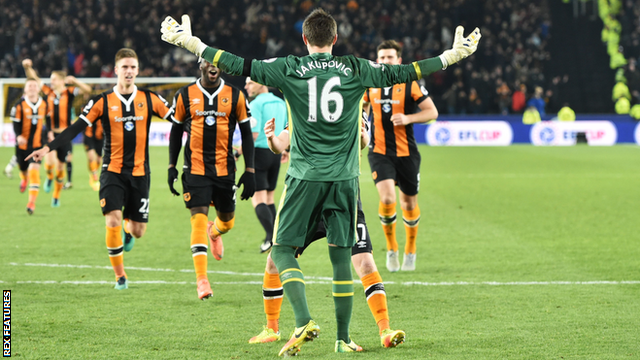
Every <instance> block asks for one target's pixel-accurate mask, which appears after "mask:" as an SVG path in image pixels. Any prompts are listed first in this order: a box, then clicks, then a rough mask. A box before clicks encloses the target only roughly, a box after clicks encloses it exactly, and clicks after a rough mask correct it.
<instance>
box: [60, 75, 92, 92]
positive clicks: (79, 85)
mask: <svg viewBox="0 0 640 360" xmlns="http://www.w3.org/2000/svg"><path fill="white" fill-rule="evenodd" d="M64 83H65V84H69V85H73V86H75V87H77V88H78V89H80V94H83V95H84V94H91V86H89V85H88V84H87V83H84V82H82V81H80V80H78V79H77V78H76V77H75V76H71V75H69V76H67V77H66V78H64Z"/></svg>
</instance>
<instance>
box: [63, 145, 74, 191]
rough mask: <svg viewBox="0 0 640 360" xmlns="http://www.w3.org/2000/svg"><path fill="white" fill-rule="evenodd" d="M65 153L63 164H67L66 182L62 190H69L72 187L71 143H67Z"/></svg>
mask: <svg viewBox="0 0 640 360" xmlns="http://www.w3.org/2000/svg"><path fill="white" fill-rule="evenodd" d="M68 150H69V151H68V152H67V157H66V158H65V163H66V164H67V182H66V183H65V184H64V189H65V190H66V189H71V187H72V186H73V180H72V175H73V143H69V148H68Z"/></svg>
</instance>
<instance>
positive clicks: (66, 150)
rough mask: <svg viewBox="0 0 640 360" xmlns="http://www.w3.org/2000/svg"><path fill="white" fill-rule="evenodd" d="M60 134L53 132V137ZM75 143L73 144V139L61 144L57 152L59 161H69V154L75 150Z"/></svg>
mask: <svg viewBox="0 0 640 360" xmlns="http://www.w3.org/2000/svg"><path fill="white" fill-rule="evenodd" d="M58 136H60V134H56V133H53V138H54V139H55V138H57V137H58ZM72 149H73V145H72V144H71V141H69V142H67V143H64V144H62V145H60V146H59V147H58V148H57V149H56V150H55V152H56V154H57V156H56V157H57V158H58V161H60V162H65V161H67V155H69V154H71V153H72V152H73V150H72Z"/></svg>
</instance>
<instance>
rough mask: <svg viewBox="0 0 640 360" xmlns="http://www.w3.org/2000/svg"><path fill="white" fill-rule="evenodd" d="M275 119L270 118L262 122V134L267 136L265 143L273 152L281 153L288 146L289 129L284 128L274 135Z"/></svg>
mask: <svg viewBox="0 0 640 360" xmlns="http://www.w3.org/2000/svg"><path fill="white" fill-rule="evenodd" d="M275 132H276V119H275V118H272V119H271V120H269V121H267V123H266V124H264V135H265V136H266V137H267V145H269V149H271V151H273V152H274V153H275V154H281V153H282V152H283V151H285V150H286V149H288V148H289V144H290V142H291V140H290V139H289V129H288V128H286V129H284V130H282V132H281V133H280V134H279V135H278V136H276V134H275Z"/></svg>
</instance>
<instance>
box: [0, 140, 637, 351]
mask: <svg viewBox="0 0 640 360" xmlns="http://www.w3.org/2000/svg"><path fill="white" fill-rule="evenodd" d="M420 151H421V154H422V169H421V184H420V185H421V186H420V195H419V203H420V209H421V212H422V216H421V221H420V229H419V232H418V256H417V263H416V264H417V269H416V271H415V272H398V273H389V272H388V271H387V270H386V267H385V253H386V247H385V241H384V236H383V234H382V229H381V226H380V222H379V220H378V216H377V211H378V195H377V191H376V189H375V186H374V184H373V181H372V180H371V176H370V171H369V166H368V164H367V161H366V155H365V156H363V157H362V161H363V163H362V173H363V175H362V178H361V180H360V185H361V192H362V202H363V206H364V211H365V214H366V217H367V220H368V222H369V223H368V225H369V231H370V234H371V237H372V240H373V245H374V257H375V259H376V263H377V264H378V268H379V270H380V274H381V275H382V278H383V280H384V281H385V287H386V291H387V299H388V305H389V312H390V317H391V326H392V328H395V329H403V330H405V331H406V333H407V339H406V342H405V343H404V344H402V345H400V346H398V347H397V348H394V349H384V348H382V347H381V346H380V340H379V336H378V331H377V326H376V325H375V323H374V320H373V316H372V315H371V313H370V312H369V308H368V307H367V304H366V301H365V298H364V292H363V288H362V285H361V284H360V283H357V284H356V286H355V291H356V295H355V297H354V310H353V317H352V321H351V337H352V339H353V340H354V341H355V342H356V343H358V344H359V345H361V346H362V347H363V348H364V349H365V352H364V353H357V354H335V353H333V350H334V343H335V332H336V326H335V317H334V311H333V299H332V296H331V281H330V280H331V279H330V277H331V274H332V270H331V266H330V262H329V258H328V253H327V249H326V245H325V244H326V242H324V241H319V242H317V243H315V244H314V245H313V246H311V248H310V249H308V250H307V251H306V252H305V254H304V255H303V256H302V257H301V258H300V259H299V261H300V265H301V268H302V270H303V271H304V274H305V277H306V280H307V297H308V300H309V307H310V311H311V315H312V316H313V317H314V319H315V320H316V322H317V323H318V324H319V325H320V329H321V331H320V337H319V338H318V339H316V340H315V341H313V342H311V343H308V344H306V345H304V346H302V350H301V352H300V357H301V358H304V359H327V358H330V359H334V358H336V359H337V358H347V357H348V358H357V359H425V358H429V359H506V358H513V359H638V358H640V226H639V225H638V224H640V220H639V219H640V206H639V204H640V161H639V159H640V147H638V146H613V147H588V146H574V147H532V146H510V147H487V148H480V147H475V148H470V147H469V148H453V147H447V148H443V147H427V146H422V147H421V148H420ZM12 154H13V148H0V165H1V167H2V168H3V167H4V165H5V164H6V162H7V161H8V160H9V158H10V157H11V155H12ZM74 156H75V159H74V173H73V180H74V181H73V188H72V189H71V190H64V191H63V193H62V196H61V204H62V206H61V207H60V208H51V206H50V203H51V194H47V193H45V192H44V191H42V190H41V191H40V195H39V197H38V202H37V208H36V211H35V214H34V215H32V216H29V215H28V214H27V212H26V211H25V207H26V203H27V194H26V193H24V194H20V193H19V191H18V183H19V180H18V179H17V169H15V170H14V178H13V179H8V178H6V177H4V176H0V194H1V199H2V201H0V225H1V226H0V253H1V261H0V285H1V286H2V288H3V289H9V290H11V300H12V302H11V304H12V307H11V340H12V343H11V344H12V356H14V357H17V358H24V359H271V358H275V357H276V356H277V353H278V351H279V349H280V348H281V347H282V346H283V345H284V343H285V341H286V340H285V339H288V337H289V335H290V332H291V330H293V326H294V321H293V312H292V310H291V307H290V306H289V304H288V302H287V300H285V301H284V302H283V309H282V314H281V319H280V327H281V333H282V335H283V339H282V340H281V341H280V342H276V343H270V344H263V345H250V344H248V343H247V341H248V339H249V338H250V337H252V336H254V335H257V334H258V333H259V332H260V331H261V330H262V326H263V325H264V324H266V320H265V316H264V313H263V302H262V292H261V283H262V274H263V273H264V265H265V258H266V255H265V254H260V252H259V245H260V242H261V240H262V239H263V237H264V232H263V230H262V227H261V226H260V223H259V222H258V219H257V218H256V216H255V212H254V210H253V207H252V206H251V203H250V202H249V201H240V200H238V203H237V208H236V221H235V227H234V229H233V230H232V231H231V232H230V233H229V234H227V235H225V236H224V237H223V239H224V244H225V255H224V258H223V259H222V261H219V262H218V261H216V260H215V259H213V257H212V256H209V268H208V270H209V280H210V281H211V283H212V288H213V291H214V295H213V297H212V298H210V299H209V300H207V301H200V300H198V298H197V295H196V286H195V274H194V272H193V263H192V258H191V251H190V247H189V235H190V222H189V212H188V211H187V210H186V209H185V208H184V203H183V201H182V199H181V198H180V197H173V196H171V194H170V192H169V190H168V186H167V183H166V168H167V163H168V150H167V148H163V147H154V148H151V150H150V156H151V168H152V181H151V195H150V220H149V225H148V228H147V233H146V235H145V236H144V237H143V238H141V239H139V240H138V241H136V244H135V247H134V248H133V250H132V251H131V252H128V253H125V256H124V262H125V268H126V269H127V275H128V276H129V280H130V284H129V289H128V290H125V291H116V290H114V289H113V285H114V282H115V281H114V275H113V270H112V269H111V266H110V264H109V260H108V255H107V250H106V245H105V223H104V218H103V216H102V214H101V212H100V207H99V199H98V194H97V193H96V192H94V191H92V190H91V188H90V186H89V182H88V178H89V177H88V171H87V166H86V160H85V156H84V151H83V149H82V147H80V146H76V147H75V149H74ZM238 167H239V171H238V177H239V175H240V174H242V171H243V169H244V165H242V164H241V163H239V164H238ZM284 171H285V169H284V168H283V169H282V172H281V174H282V175H283V174H284ZM41 179H42V181H43V182H44V179H45V175H44V169H42V170H41ZM283 180H284V176H281V177H280V182H281V183H282V182H283ZM179 188H180V189H181V186H179ZM281 188H282V186H280V187H279V189H278V190H277V191H276V194H277V196H276V204H277V201H278V199H279V195H280V192H281ZM301 201H304V199H301ZM212 212H213V211H212ZM400 217H401V212H400V208H399V206H398V218H399V221H398V222H397V224H398V225H397V234H398V240H399V242H400V249H401V251H402V249H403V247H404V237H405V235H404V227H403V225H402V221H401V220H400ZM211 218H213V217H212V216H211ZM354 277H356V278H357V276H356V275H355V272H354Z"/></svg>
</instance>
